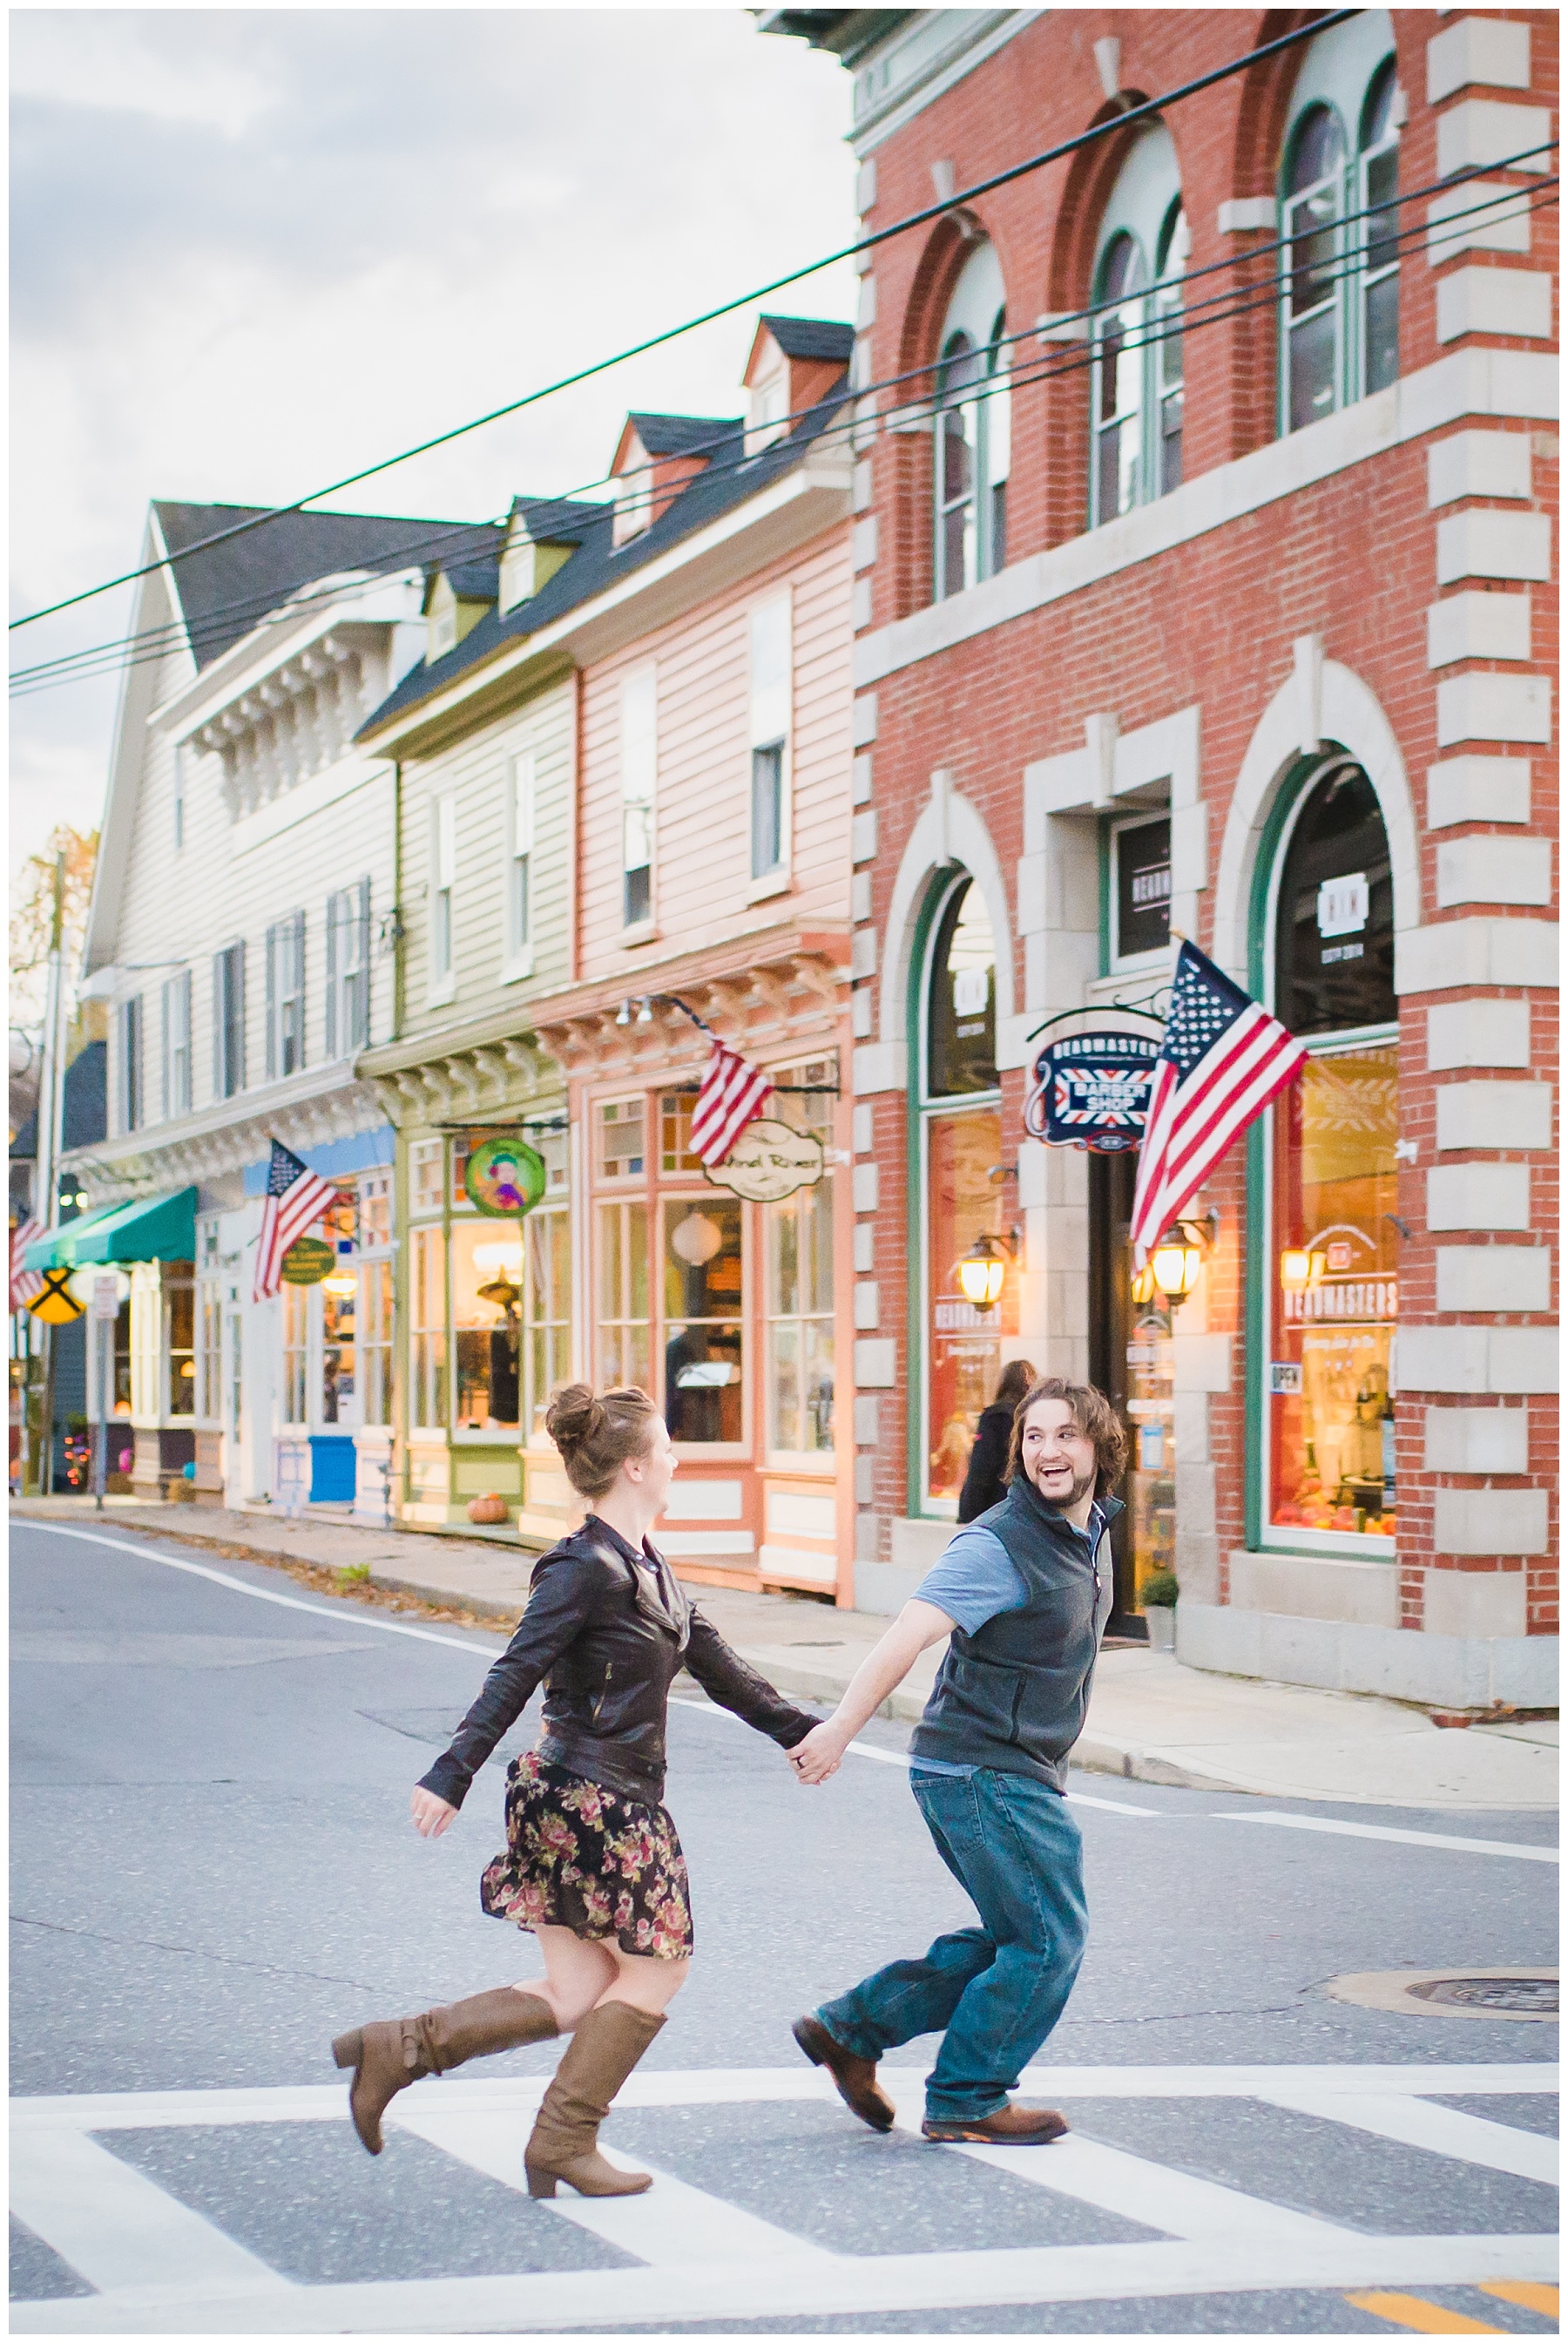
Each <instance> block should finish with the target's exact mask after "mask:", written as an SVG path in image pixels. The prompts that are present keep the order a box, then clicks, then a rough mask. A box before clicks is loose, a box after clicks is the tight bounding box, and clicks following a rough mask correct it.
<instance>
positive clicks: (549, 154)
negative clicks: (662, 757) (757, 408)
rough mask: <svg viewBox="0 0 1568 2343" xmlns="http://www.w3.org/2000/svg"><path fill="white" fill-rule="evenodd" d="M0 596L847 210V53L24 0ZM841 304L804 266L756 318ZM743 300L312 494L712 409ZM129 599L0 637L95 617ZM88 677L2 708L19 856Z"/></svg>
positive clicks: (473, 482) (458, 494)
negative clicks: (604, 373) (714, 320)
mask: <svg viewBox="0 0 1568 2343" xmlns="http://www.w3.org/2000/svg"><path fill="white" fill-rule="evenodd" d="M10 22H11V33H12V99H13V112H12V148H11V155H12V233H13V262H12V271H13V273H12V294H13V336H14V339H13V353H12V365H13V371H12V423H13V432H14V440H13V490H12V605H13V615H17V616H19V615H21V614H23V613H25V612H26V611H29V610H32V609H35V608H39V607H41V606H42V605H44V604H45V603H49V602H54V601H55V600H58V599H60V598H62V597H64V596H65V595H67V594H71V593H74V592H75V591H77V590H78V589H80V588H82V587H84V586H87V585H92V584H95V583H96V582H97V581H98V580H99V579H101V578H108V577H111V576H113V575H115V574H116V573H117V572H119V571H122V570H125V569H128V568H132V567H133V566H134V565H135V562H136V558H137V553H138V549H139V546H140V540H141V532H142V526H143V518H144V515H145V512H146V506H147V503H148V502H149V500H150V499H151V498H155V497H167V498H189V499H192V500H196V501H206V500H211V501H213V502H216V503H236V504H273V503H281V502H286V501H287V500H289V499H291V498H296V497H298V496H301V495H303V494H304V493H306V492H307V490H308V489H309V488H313V487H315V486H317V485H319V484H322V483H324V482H327V481H329V480H333V479H336V478H340V477H342V476H343V475H345V474H347V473H349V472H352V471H355V470H357V469H358V468H360V467H361V466H362V465H364V464H367V463H372V462H374V461H376V460H377V458H380V457H383V456H388V455H391V454H393V453H395V452H396V451H397V449H398V448H400V447H407V446H410V445H413V444H414V443H416V442H417V441H419V440H421V439H425V438H427V437H432V436H433V435H434V434H436V433H437V432H439V431H441V430H444V429H446V428H447V427H450V426H451V425H452V424H454V423H457V422H459V421H462V420H463V419H465V418H466V417H469V416H472V415H477V414H481V413H483V412H485V411H486V410H487V408H490V407H498V406H500V405H502V404H503V403H504V402H505V401H506V400H508V398H514V397H518V396H519V395H520V394H521V393H522V392H523V391H524V390H527V389H528V388H531V387H534V386H535V385H538V384H541V383H544V382H547V381H548V380H551V379H553V378H554V377H557V376H558V375H561V374H565V373H568V372H569V371H570V370H571V369H572V368H573V367H576V366H578V365H581V364H584V363H586V362H587V361H588V360H590V359H593V358H596V357H600V356H602V355H605V354H607V353H608V352H610V351H612V350H615V349H617V348H619V347H623V346H625V345H626V344H628V343H631V342H635V341H637V340H638V339H640V338H641V337H643V336H644V335H646V334H648V333H650V332H654V331H657V330H658V328H659V327H662V326H665V325H668V324H670V323H672V322H675V321H677V320H678V319H679V318H681V317H687V316H690V315H693V314H695V313H697V312H699V311H700V310H703V309H707V308H709V307H713V306H715V304H716V303H717V302H719V301H721V300H723V299H726V298H727V297H729V296H731V295H734V294H739V293H743V292H745V291H746V290H747V289H748V288H749V287H751V286H753V285H757V284H761V283H764V282H766V281H767V280H768V279H769V278H770V277H777V276H780V275H782V274H784V272H785V271H786V270H788V269H790V268H793V267H797V266H799V265H800V264H801V263H803V262H805V261H807V260H809V259H811V258H812V257H814V256H816V255H817V254H819V253H822V252H829V251H832V250H834V249H835V248H837V247H838V246H840V245H842V244H844V243H846V242H848V241H849V237H850V236H852V234H853V232H854V218H853V207H852V200H851V196H852V184H853V174H852V167H851V164H850V160H849V150H848V148H847V147H846V146H844V144H843V136H844V131H845V129H846V127H847V125H848V121H849V76H848V75H846V74H845V73H844V72H843V70H842V68H841V67H839V65H837V64H836V63H835V62H834V61H833V60H832V59H830V58H828V57H825V56H820V55H816V54H815V53H813V52H811V51H809V50H808V49H807V48H806V47H805V46H804V45H802V44H801V43H799V42H798V41H788V40H779V39H770V38H764V37H763V36H762V35H759V33H758V31H757V29H756V26H755V25H754V23H753V21H752V18H751V17H750V15H748V14H747V13H745V12H743V11H741V10H739V9H734V8H728V7H720V8H713V9H683V10H660V9H648V10H642V11H622V10H618V9H596V8H588V7H578V8H574V9H569V10H558V9H527V8H496V9H488V10H471V11H470V10H464V9H442V10H435V9H421V8H410V9H406V10H405V9H382V8H375V7H369V8H364V9H331V8H319V9H309V8H305V9H298V10H294V9H278V10H276V11H273V10H266V11H263V10H248V9H243V8H238V9H232V10H221V11H218V10H212V11H208V10H202V9H191V10H140V9H127V10H94V9H67V8H57V9H36V10H28V9H21V10H18V11H15V12H14V13H13V14H12V16H11V20H10ZM770 306H772V307H778V308H781V309H786V310H792V311H795V312H798V313H800V314H811V315H817V316H822V317H849V315H850V314H851V307H852V280H851V278H850V277H849V271H848V268H847V267H846V266H839V267H838V268H835V269H830V270H828V271H826V272H824V273H822V274H820V275H819V276H817V277H812V278H810V279H809V280H808V281H807V282H806V283H805V284H804V285H802V286H799V287H794V288H791V290H790V292H789V293H788V294H785V295H780V296H779V297H777V298H776V299H775V300H774V301H773V302H772V304H771V305H770ZM753 319H754V312H749V313H743V314H742V315H740V316H739V317H735V318H731V319H729V320H725V321H722V322H720V323H719V324H717V325H714V326H711V327H705V328H704V329H702V330H701V331H700V332H699V333H696V334H693V335H690V336H688V337H685V338H683V339H682V340H681V341H680V342H678V343H677V344H675V345H673V346H672V347H670V348H668V350H665V351H661V352H658V353H653V354H650V355H649V356H648V357H645V358H642V359H638V360H635V361H633V362H632V363H631V364H630V365H628V366H626V367H619V368H617V369H616V370H615V371H614V372H613V373H612V374H610V375H609V376H608V377H605V378H603V379H602V380H600V381H598V382H597V383H594V384H592V385H588V386H585V387H582V388H581V389H578V390H576V391H571V392H568V393H566V394H564V395H563V396H562V397H558V398H556V399H552V400H549V401H548V402H546V404H545V405H543V406H542V407H538V408H536V409H534V410H532V411H531V412H530V413H528V414H527V415H524V416H520V417H516V418H515V419H512V420H509V421H507V422H504V423H500V424H496V425H492V426H491V427H488V428H487V429H486V430H484V431H481V432H477V433H476V434H474V435H473V436H472V437H470V438H467V439H466V440H461V441H459V442H457V445H456V446H455V447H450V448H447V449H445V450H442V451H440V452H438V453H437V454H435V455H432V456H428V457H425V458H420V459H418V460H417V462H415V463H412V464H408V465H405V466H402V467H400V468H398V469H397V470H396V471H393V472H390V473H388V474H387V476H386V477H385V478H382V479H380V480H377V481H375V482H370V483H367V484H366V486H365V487H364V488H360V489H358V490H357V491H355V492H354V494H353V495H352V496H351V497H347V498H341V499H337V502H338V503H339V505H340V507H341V508H344V509H352V510H358V511H371V512H385V513H397V514H402V513H414V514H419V515H427V514H429V515H437V516H440V517H442V518H446V517H447V516H450V517H452V518H479V517H484V516H493V515H496V514H498V513H500V512H501V511H503V510H504V509H505V507H506V505H507V503H508V500H509V498H511V496H512V494H513V493H514V492H515V491H517V490H519V489H526V490H528V492H530V493H540V492H548V491H553V490H558V489H568V488H573V487H576V486H578V485H579V484H581V483H583V482H586V481H588V480H590V479H593V478H597V477H598V476H599V475H600V474H602V472H603V470H604V468H605V467H606V465H607V463H608V459H609V457H610V454H611V452H612V449H613V446H614V442H615V437H616V434H617V430H618V426H619V422H620V418H621V417H622V416H623V415H624V413H625V411H626V410H627V408H628V407H656V408H657V407H668V408H670V409H674V410H677V411H683V410H689V411H693V412H697V413H700V414H723V413H732V412H735V411H737V409H738V404H739V402H738V394H737V386H738V382H739V373H740V369H741V367H742V365H743V364H744V360H745V355H746V349H747V346H748V344H749V339H750V334H751V327H752V323H753ZM128 615H129V601H128V596H127V595H126V593H124V592H123V591H122V592H121V593H117V594H112V595H106V596H105V597H103V598H100V599H99V600H97V601H95V602H91V603H89V604H87V605H85V607H84V608H82V609H80V610H78V611H76V612H74V613H72V614H70V616H69V617H68V618H60V619H55V620H48V621H45V622H44V623H42V624H40V625H38V626H35V627H29V628H25V629H23V630H21V631H19V632H18V633H16V634H14V635H13V637H12V648H13V665H14V666H16V665H20V664H22V663H23V662H26V663H28V664H32V663H34V662H35V661H38V660H42V659H49V658H54V657H56V656H58V655H60V654H61V653H63V652H65V651H68V650H73V649H78V648H80V647H83V646H85V645H89V644H96V643H101V642H105V641H109V640H112V639H114V638H115V637H116V634H117V633H119V632H121V631H123V629H124V628H125V627H126V624H127V622H128ZM115 696H116V678H115V677H113V676H112V675H111V676H107V677H106V678H104V679H99V680H96V681H94V682H91V683H87V684H75V685H73V686H70V687H68V688H66V689H55V690H51V691H47V692H43V693H39V694H35V695H34V696H30V697H26V698H24V699H18V700H16V701H15V702H14V704H13V711H12V713H13V746H12V781H11V841H12V843H11V854H12V870H13V872H15V870H16V867H17V864H18V862H19V860H21V859H22V858H23V857H25V855H27V854H28V853H30V852H32V851H34V850H35V848H36V847H37V845H38V844H39V843H40V842H41V840H42V839H43V838H44V837H45V835H46V833H47V831H48V830H49V828H50V826H51V824H52V823H53V822H55V821H56V820H61V819H65V820H72V821H75V822H76V823H77V824H78V825H79V826H83V827H86V826H90V825H91V824H92V823H93V822H95V820H96V819H97V817H98V812H99V809H100V807H101V804H102V799H103V788H104V775H105V770H106V759H107V753H108V746H109V739H110V735H111V731H112V728H113V723H114V712H115Z"/></svg>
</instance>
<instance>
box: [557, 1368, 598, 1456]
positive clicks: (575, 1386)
mask: <svg viewBox="0 0 1568 2343" xmlns="http://www.w3.org/2000/svg"><path fill="white" fill-rule="evenodd" d="M603 1425H604V1403H603V1401H602V1400H598V1399H596V1398H595V1397H594V1395H593V1393H592V1391H591V1390H590V1389H589V1387H588V1384H587V1383H568V1384H567V1385H566V1386H565V1388H564V1389H563V1390H561V1391H558V1392H557V1393H556V1395H555V1397H554V1399H552V1400H551V1402H550V1403H549V1407H548V1411H547V1413H546V1415H545V1430H546V1431H547V1432H548V1433H549V1435H550V1438H551V1439H552V1440H553V1441H554V1442H555V1443H556V1446H557V1447H558V1449H559V1450H560V1452H561V1453H562V1454H563V1455H565V1453H566V1452H567V1450H568V1448H580V1447H581V1445H582V1443H583V1442H584V1441H585V1440H591V1439H592V1438H593V1436H594V1433H596V1432H598V1431H600V1430H602V1428H603Z"/></svg>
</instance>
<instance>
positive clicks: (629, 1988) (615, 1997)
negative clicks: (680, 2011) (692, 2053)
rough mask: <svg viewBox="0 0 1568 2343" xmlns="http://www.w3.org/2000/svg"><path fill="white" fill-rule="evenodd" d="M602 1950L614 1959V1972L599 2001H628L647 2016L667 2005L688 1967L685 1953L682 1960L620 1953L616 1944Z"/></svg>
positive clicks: (678, 1987) (688, 1970)
mask: <svg viewBox="0 0 1568 2343" xmlns="http://www.w3.org/2000/svg"><path fill="white" fill-rule="evenodd" d="M602 1949H603V1950H604V1951H606V1952H608V1954H609V1956H610V1958H611V1959H612V1961H613V1962H614V1964H615V1975H614V1976H613V1978H610V1979H608V1980H607V1982H606V1985H605V1987H604V1989H603V1990H602V1991H601V1992H600V1994H599V1996H598V1999H599V2001H600V2002H601V2003H602V2002H606V2001H628V2002H629V2003H630V2004H631V2006H632V2007H633V2008H634V2009H641V2010H645V2011H646V2012H647V2013H648V2016H650V2017H658V2016H662V2015H663V2013H664V2011H665V2010H666V2009H668V2006H669V2005H670V2003H671V2002H672V2001H673V2000H674V1999H675V1996H676V1995H677V1994H678V1992H679V1991H680V1988H681V1986H683V1985H684V1984H685V1983H686V1980H687V1977H688V1976H689V1973H690V1969H691V1961H690V1957H689V1956H688V1957H687V1958H686V1959H685V1960H683V1961H656V1960H653V1959H651V1958H650V1957H649V1956H648V1954H647V1953H623V1952H622V1951H621V1949H620V1946H618V1945H617V1944H610V1945H607V1946H603V1947H602Z"/></svg>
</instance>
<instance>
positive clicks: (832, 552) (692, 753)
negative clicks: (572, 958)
mask: <svg viewBox="0 0 1568 2343" xmlns="http://www.w3.org/2000/svg"><path fill="white" fill-rule="evenodd" d="M785 590H788V592H789V599H790V606H791V629H792V634H791V645H792V660H793V672H794V684H793V694H792V706H791V714H790V756H791V764H792V774H793V780H792V791H791V796H792V806H791V812H792V819H791V822H790V839H791V846H790V850H789V863H790V884H789V888H788V890H784V891H780V892H778V893H775V894H771V895H769V896H768V897H767V898H766V899H765V900H761V901H758V902H749V900H748V892H749V887H750V883H751V876H750V872H751V865H750V769H751V758H750V612H751V610H752V608H753V607H754V606H755V605H756V604H758V603H760V602H767V601H772V600H775V599H777V598H779V596H780V594H781V593H782V592H784V591H785ZM849 590H850V568H849V523H848V522H844V523H842V524H837V525H835V526H834V527H833V528H831V529H829V530H827V531H824V533H823V534H822V536H821V537H819V538H817V539H816V540H814V542H813V543H812V544H810V545H809V546H808V547H806V548H804V549H802V550H799V551H796V552H793V553H790V554H788V555H786V556H783V557H781V558H779V560H777V561H774V562H772V563H770V564H769V565H768V566H767V567H766V568H759V570H758V571H757V572H756V573H755V574H754V575H753V576H752V577H750V578H747V579H746V580H745V581H744V582H743V583H741V584H739V585H737V586H734V587H731V588H727V589H726V590H725V592H723V593H722V594H719V595H716V596H714V597H713V598H712V599H710V600H709V601H708V602H705V603H703V604H702V605H701V606H700V607H699V608H697V609H695V610H692V611H689V613H687V614H686V615H685V616H684V617H682V618H678V619H674V620H672V621H671V622H670V623H669V624H668V626H665V627H661V628H658V629H656V630H655V631H653V632H651V633H649V634H648V635H647V636H645V637H644V638H643V639H641V640H640V641H638V642H637V643H635V644H632V645H630V646H629V647H628V649H624V650H621V651H618V652H617V653H616V654H615V656H614V657H613V658H611V659H605V660H604V661H602V662H601V663H599V664H598V665H596V666H590V667H589V668H588V669H586V671H585V673H584V678H583V699H582V747H581V765H580V772H581V785H580V799H579V807H580V810H579V820H580V824H581V829H580V836H579V847H578V856H579V860H578V921H579V926H578V938H579V959H578V979H579V980H580V981H583V982H588V983H591V982H593V981H594V980H596V979H598V978H602V977H607V976H611V975H618V974H621V973H624V974H626V975H627V976H628V979H631V978H633V977H635V975H636V972H637V970H638V966H639V964H641V963H644V962H648V961H657V960H662V959H666V958H668V957H669V956H671V955H672V954H674V953H685V952H689V951H696V950H703V949H705V948H707V947H709V946H712V945H717V944H723V943H729V942H732V941H734V940H736V939H737V938H738V937H740V936H744V935H747V934H749V933H753V932H755V933H758V934H761V933H762V932H763V931H764V930H768V929H769V928H772V927H776V926H778V925H779V923H780V922H782V921H788V922H789V923H790V924H791V925H800V924H804V925H807V926H809V925H810V924H811V923H812V922H813V921H816V920H822V921H825V922H831V923H834V924H840V923H847V922H848V920H849V814H850V806H849V767H850V748H849V700H850V648H851V640H852V637H851V626H850V608H849ZM650 662H651V663H653V664H654V665H656V667H657V669H658V785H657V796H656V799H655V817H654V860H653V916H654V926H655V930H656V935H655V938H654V939H653V940H651V941H650V942H649V943H647V944H643V945H633V946H630V947H628V946H627V945H626V944H624V943H623V942H622V940H621V900H622V898H621V878H622V873H621V781H620V687H621V683H622V680H623V679H625V678H626V677H627V676H628V675H630V674H632V673H634V672H635V671H636V670H637V669H640V668H644V667H646V666H648V664H649V663H650Z"/></svg>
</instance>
